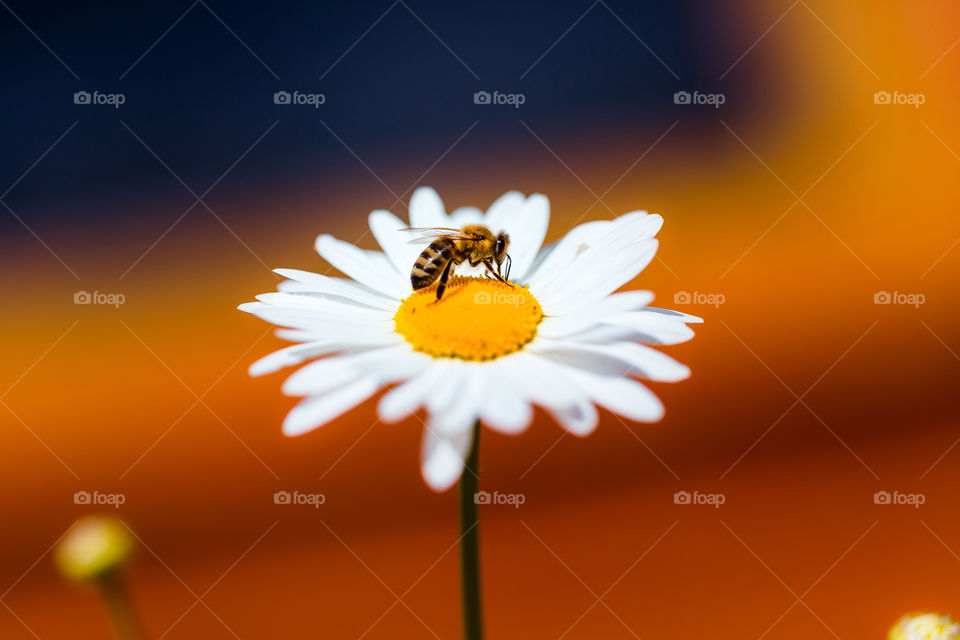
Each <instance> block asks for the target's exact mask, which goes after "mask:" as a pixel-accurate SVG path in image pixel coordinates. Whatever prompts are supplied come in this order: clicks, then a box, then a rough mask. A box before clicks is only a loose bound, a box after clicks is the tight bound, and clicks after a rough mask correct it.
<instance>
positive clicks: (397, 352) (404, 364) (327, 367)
mask: <svg viewBox="0 0 960 640" xmlns="http://www.w3.org/2000/svg"><path fill="white" fill-rule="evenodd" d="M429 360H430V357H429V356H425V355H424V354H422V353H418V352H416V351H413V350H412V349H410V347H409V346H408V345H407V344H400V345H396V346H390V347H380V348H371V349H354V350H351V351H350V352H349V353H344V354H340V355H335V356H330V357H328V358H323V359H321V360H315V361H313V362H311V363H309V364H307V365H305V366H303V367H301V368H300V369H299V370H297V371H296V372H294V373H293V374H292V375H291V376H290V377H289V378H287V379H286V381H285V382H284V383H283V387H282V390H283V392H284V393H285V394H287V395H291V396H306V395H312V394H315V393H318V392H320V391H323V390H325V389H329V388H332V387H334V386H337V385H338V383H339V382H340V381H343V380H349V379H352V378H354V377H356V376H364V377H371V378H374V379H376V380H378V381H379V382H380V383H381V384H388V383H390V382H394V381H396V380H405V379H407V378H409V377H410V376H413V375H416V374H417V373H419V372H420V371H421V370H422V369H423V368H424V367H425V366H427V364H428V363H429Z"/></svg>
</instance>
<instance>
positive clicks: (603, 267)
mask: <svg viewBox="0 0 960 640" xmlns="http://www.w3.org/2000/svg"><path fill="white" fill-rule="evenodd" d="M662 224H663V219H662V218H661V217H660V216H657V215H649V214H647V213H646V212H642V211H637V212H633V213H628V214H625V215H622V216H620V217H619V218H617V219H616V220H613V221H612V222H610V223H608V224H607V225H606V226H605V227H603V231H602V233H600V234H598V235H595V236H594V238H593V239H592V241H590V242H581V243H580V244H579V245H578V246H577V248H578V249H579V251H577V252H575V253H573V255H572V256H569V257H568V262H567V263H566V264H562V263H561V264H555V265H554V267H552V268H554V269H555V272H554V273H552V274H548V273H546V271H547V270H546V267H547V262H550V261H551V260H550V259H551V258H553V255H551V256H549V257H548V259H547V260H545V261H544V264H543V265H541V266H540V268H539V269H538V270H537V275H538V276H540V275H541V274H542V277H540V278H538V279H537V281H536V286H535V287H534V281H533V280H531V290H532V291H533V293H534V295H536V296H537V299H538V300H540V302H541V304H542V306H543V309H544V312H545V313H547V314H548V315H562V314H565V313H570V312H571V311H573V310H575V309H577V308H579V307H581V306H585V305H588V304H592V302H594V301H596V300H599V299H601V298H602V297H603V296H606V295H609V294H610V293H613V292H614V291H615V290H616V289H618V288H619V287H620V286H622V285H623V284H624V283H626V282H629V281H630V280H632V279H633V278H635V277H636V275H637V274H638V273H639V272H640V271H641V270H643V268H644V267H646V266H647V264H649V262H650V260H652V259H653V256H654V255H655V254H656V250H657V241H656V240H653V239H652V238H653V236H654V235H655V234H656V232H657V231H658V230H659V229H660V226H661V225H662ZM580 235H584V234H583V233H581V234H580ZM564 240H566V239H564ZM559 249H560V247H558V248H557V249H556V250H554V251H553V254H556V253H557V251H559ZM569 249H570V248H569V247H566V248H565V253H567V254H569V253H570V251H569Z"/></svg>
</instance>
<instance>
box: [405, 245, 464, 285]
mask: <svg viewBox="0 0 960 640" xmlns="http://www.w3.org/2000/svg"><path fill="white" fill-rule="evenodd" d="M453 248H454V247H453V240H451V239H450V238H437V239H436V240H434V241H433V242H431V243H430V246H428V247H427V248H426V249H424V250H423V253H421V254H420V256H419V257H418V258H417V261H416V262H414V263H413V271H411V272H410V284H412V285H413V288H414V289H423V288H424V287H428V286H430V285H431V284H433V282H434V281H435V280H436V279H437V278H439V277H440V273H441V272H442V271H443V268H444V267H446V266H447V263H448V262H450V259H451V258H452V257H453Z"/></svg>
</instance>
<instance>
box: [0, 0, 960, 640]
mask: <svg viewBox="0 0 960 640" xmlns="http://www.w3.org/2000/svg"><path fill="white" fill-rule="evenodd" d="M0 4H2V5H3V6H2V8H0V52H2V59H3V64H2V72H3V81H2V82H0V99H2V104H3V111H4V117H3V118H2V119H0V132H2V140H3V153H2V154H0V203H2V205H3V206H2V207H0V256H2V257H0V260H2V263H3V267H2V269H0V278H2V292H3V299H4V305H3V307H4V313H3V314H2V315H0V323H2V327H3V331H2V338H0V346H2V350H3V358H2V364H0V399H2V406H0V429H2V431H0V433H2V441H0V452H2V453H0V456H2V464H0V513H2V516H0V527H2V544H0V604H2V605H3V606H2V607H0V637H3V638H31V637H37V638H65V637H71V638H105V637H108V634H109V628H108V626H107V623H106V620H105V618H104V614H103V611H102V608H101V607H100V606H99V603H98V602H97V599H96V596H95V594H94V593H93V592H90V591H84V590H77V589H75V588H73V587H70V586H68V585H66V584H64V583H63V581H62V580H61V579H60V578H59V577H58V576H57V574H56V572H55V569H54V566H53V562H52V557H51V553H50V549H51V547H52V546H53V545H54V544H55V543H56V542H57V540H58V539H59V538H60V537H61V536H62V535H63V534H64V532H65V531H66V530H67V528H68V527H69V525H70V523H71V522H72V521H73V520H74V519H75V518H77V517H79V516H81V515H84V514H89V513H94V512H97V511H98V510H99V511H103V510H106V511H109V512H110V513H113V514H116V515H119V516H120V517H122V518H123V519H124V520H125V521H126V522H127V523H128V524H129V525H130V526H131V528H132V529H133V530H134V531H135V532H136V533H137V535H138V536H139V537H140V541H141V549H140V553H139V555H138V556H137V558H136V560H135V561H134V563H133V565H132V567H131V580H130V584H131V587H132V591H133V595H134V599H135V600H136V603H137V606H138V608H139V610H140V612H141V615H142V618H143V624H144V627H145V628H146V630H147V635H148V637H150V638H161V637H162V638H170V639H173V638H230V637H237V638H265V637H330V638H361V637H363V638H400V637H410V638H430V637H439V638H456V637H458V634H459V632H460V627H459V624H460V622H459V620H460V611H459V594H458V565H457V554H456V550H455V546H454V545H455V542H456V540H457V536H458V533H457V523H456V496H455V492H448V493H446V494H441V495H438V494H434V493H432V492H431V491H430V490H429V489H428V488H427V487H426V485H425V484H424V483H423V481H422V480H421V478H420V476H419V465H418V455H419V440H420V431H421V424H420V422H419V421H418V420H416V419H410V420H407V421H405V422H404V423H402V424H399V425H384V424H378V423H377V422H376V417H375V410H374V407H375V402H373V401H371V402H369V403H367V404H365V405H363V406H361V407H360V408H358V409H357V410H355V411H353V412H351V413H349V414H348V415H347V416H345V417H342V418H341V419H338V420H336V421H335V422H333V423H331V424H329V425H327V426H325V427H323V428H322V429H320V430H318V431H316V432H314V433H311V434H309V435H306V436H303V437H300V438H297V439H287V438H284V437H283V436H282V435H281V433H280V424H281V421H282V419H283V416H284V415H285V413H286V411H287V410H289V408H290V407H291V406H292V405H293V404H294V403H295V400H294V399H292V398H286V397H283V396H282V395H281V393H280V390H279V384H280V382H281V380H282V379H283V375H284V374H275V375H273V376H270V377H268V378H266V379H256V380H253V379H250V378H249V377H248V375H247V373H246V369H247V367H248V366H249V364H250V363H251V362H253V361H254V360H256V359H257V358H258V357H260V356H262V355H264V354H266V353H268V352H270V351H271V350H273V349H275V348H277V347H278V346H280V344H281V343H280V341H279V340H277V339H276V338H275V337H273V335H272V331H271V330H270V328H269V327H268V326H266V325H265V324H264V323H261V322H260V321H258V320H257V319H255V318H253V317H251V316H247V315H245V314H242V313H240V312H239V311H237V310H236V306H237V304H239V303H242V302H245V301H248V300H251V299H252V298H253V296H254V295H255V294H257V293H261V292H264V291H268V290H271V289H272V288H273V287H274V286H275V284H276V282H277V281H278V280H279V278H278V277H277V276H275V275H274V274H272V273H271V271H270V269H271V268H273V267H294V268H301V269H307V270H315V271H320V272H324V273H329V272H330V270H329V268H328V267H327V265H325V264H324V263H323V262H322V260H321V259H320V258H319V257H318V256H317V255H316V254H315V253H314V252H313V250H312V246H313V239H314V238H315V236H316V235H317V234H319V233H321V232H332V233H334V234H336V235H337V236H338V237H341V238H343V239H346V240H356V241H358V242H359V244H361V245H362V246H365V247H368V248H373V247H374V243H373V240H372V237H371V236H370V235H369V234H368V233H366V229H367V226H366V224H367V223H366V216H367V213H368V212H369V211H370V210H373V209H377V208H387V209H391V210H393V211H394V212H396V213H398V214H399V215H400V216H401V217H404V216H405V214H406V203H407V201H408V199H409V195H410V193H411V192H412V190H413V189H414V188H415V187H417V186H420V185H423V184H427V185H431V186H433V187H435V188H437V190H438V191H439V192H440V194H441V196H442V197H443V198H444V200H445V202H446V204H447V206H448V208H451V209H452V208H455V207H458V206H463V205H477V206H481V207H486V206H487V205H489V204H490V203H491V202H492V201H493V200H494V199H495V198H496V197H497V196H499V195H500V194H501V193H502V192H504V191H507V190H509V189H519V190H521V191H524V192H526V193H532V192H541V193H545V194H547V195H548V196H549V198H550V202H551V207H552V221H551V222H552V224H551V228H550V232H549V237H548V239H556V238H558V237H560V236H561V235H562V234H563V233H564V232H565V231H567V230H568V229H569V228H571V227H572V226H573V225H574V224H576V223H577V222H578V221H582V220H586V219H592V218H611V217H613V216H614V215H616V214H620V213H623V212H626V211H630V210H634V209H637V208H644V209H647V210H650V211H653V212H657V213H660V214H662V215H663V216H664V218H665V225H664V227H663V231H662V232H661V235H660V237H661V245H660V251H659V257H658V259H657V260H656V261H654V262H653V263H652V264H651V266H650V267H649V268H648V269H647V270H646V271H645V272H644V273H643V274H641V276H640V277H639V278H638V279H637V280H636V281H635V282H634V283H632V285H631V286H633V287H642V288H649V289H652V290H653V291H654V292H656V294H657V303H658V304H659V305H660V306H665V307H671V308H677V309H679V310H682V311H687V312H690V313H694V314H696V315H700V316H702V317H703V318H704V320H705V322H704V324H703V325H700V326H698V327H695V328H696V330H697V334H698V335H697V337H696V338H695V339H694V340H693V341H691V342H689V343H687V344H683V345H679V346H675V347H670V348H668V349H667V350H668V352H669V353H670V354H671V355H673V356H675V357H676V358H677V359H679V360H680V361H682V362H685V363H687V364H689V365H690V366H691V368H692V369H693V376H692V378H691V379H690V380H688V381H686V382H683V383H681V384H677V385H665V384H660V385H655V386H654V390H655V391H656V392H657V393H658V394H659V395H660V396H661V397H662V398H663V400H664V402H665V405H666V407H667V413H666V417H665V419H664V420H663V421H662V422H661V423H659V424H654V425H637V424H630V423H624V422H622V421H620V420H619V419H617V418H615V417H613V416H611V415H609V414H605V415H604V416H603V417H602V421H601V425H600V427H599V429H598V430H597V432H596V433H595V434H594V435H592V436H590V437H589V438H587V439H583V440H580V439H578V438H576V437H573V436H564V434H563V432H562V431H561V430H560V428H559V427H558V426H556V425H555V424H553V423H552V422H550V421H549V420H548V419H547V418H546V417H545V416H544V415H543V414H538V415H537V418H536V420H535V423H534V424H533V426H532V427H531V429H530V430H529V431H528V432H527V433H525V434H523V435H522V436H519V437H513V438H510V437H505V436H501V435H498V434H494V433H492V432H489V431H487V432H485V433H484V434H483V439H482V451H481V466H482V474H481V488H483V489H486V490H488V491H494V490H496V491H500V492H507V493H522V494H523V495H524V496H525V503H524V504H523V505H522V506H521V507H520V508H517V509H514V508H512V507H508V506H489V507H486V508H483V509H482V510H481V518H482V522H481V527H482V534H481V542H482V560H483V573H484V588H485V592H484V596H485V606H486V618H487V625H488V633H489V637H491V638H509V637H516V638H544V639H557V638H571V639H572V638H633V637H641V638H663V637H691V638H693V637H718V638H736V639H738V640H742V639H743V638H761V637H763V638H770V639H774V638H804V639H810V638H831V637H839V638H868V637H873V638H877V637H882V635H883V634H884V633H885V630H886V629H887V628H888V627H889V626H890V625H891V624H892V623H893V622H894V620H895V619H896V618H898V617H899V616H900V615H901V614H902V613H905V612H907V611H912V610H917V609H930V610H941V611H954V612H960V581H958V580H957V577H956V576H957V575H958V572H960V555H958V554H960V518H958V517H957V510H956V505H957V502H958V499H960V495H958V494H960V489H958V486H960V483H958V480H960V468H958V464H960V447H958V448H954V445H956V444H957V442H958V437H960V430H958V426H960V424H958V415H960V411H958V408H957V398H956V394H957V386H958V385H957V381H958V373H960V357H958V352H960V323H957V321H956V317H957V311H958V301H957V296H956V292H957V276H958V275H960V248H957V246H956V245H957V243H958V236H960V218H958V215H957V213H958V207H957V204H956V193H957V189H956V185H957V184H958V178H960V156H958V153H960V123H958V120H957V117H956V114H957V112H958V108H960V82H958V78H960V46H957V44H958V39H960V6H958V5H957V3H956V2H952V1H949V0H943V1H940V2H937V1H933V0H928V1H924V2H920V3H907V2H874V1H872V0H853V1H850V2H843V3H836V2H826V1H825V0H797V1H796V2H793V3H791V2H790V0H785V1H782V2H780V1H778V2H761V1H759V0H734V1H728V2H701V1H694V0H687V1H683V2H639V3H633V2H626V1H623V0H597V1H596V2H592V3H591V2H590V1H589V0H587V1H585V2H577V3H559V4H558V3H549V2H524V3H516V2H482V3H470V4H460V3H444V2H434V1H431V0H397V1H396V2H393V3H392V4H391V2H390V1H389V0H387V1H385V2H371V3H330V4H315V3H306V2H303V3H289V4H288V3H281V4H276V3H264V4H260V5H256V6H255V5H247V4H236V3H223V2H217V1H214V0H197V1H196V2H194V3H192V4H191V3H189V2H183V3H160V2H155V3H133V4H130V3H119V2H89V3H60V4H57V3H53V4H33V3H28V2H22V1H20V0H7V1H6V2H2V3H0ZM84 91H85V92H88V93H89V94H90V95H91V102H95V101H96V100H97V99H100V100H105V101H109V100H111V98H109V97H107V96H110V95H117V94H120V95H122V96H123V104H121V105H119V106H114V105H111V104H82V102H83V99H82V97H81V98H80V101H81V104H77V103H75V100H74V95H75V93H77V92H84ZM280 91H286V92H289V93H290V94H293V92H295V91H296V92H299V93H300V94H322V95H323V96H324V102H323V104H321V105H318V106H317V107H316V108H315V107H314V106H312V105H305V104H301V105H297V104H276V103H275V101H274V94H275V93H276V92H280ZM478 91H487V92H490V93H493V92H494V91H497V92H499V93H500V94H522V96H523V98H524V101H523V104H522V105H520V106H518V107H514V106H510V105H496V104H477V103H475V101H474V94H475V93H476V92H478ZM94 92H97V93H96V94H95V93H94ZM678 92H687V93H688V94H689V95H690V96H691V100H690V103H688V104H684V102H685V100H684V96H683V94H680V95H677V96H676V97H675V94H677V93H678ZM877 92H887V93H886V94H884V93H880V94H879V95H875V94H877ZM885 95H887V96H889V97H890V101H889V103H885ZM81 96H82V94H81ZM718 96H720V98H718ZM113 100H114V101H116V99H113ZM697 101H705V102H706V103H704V104H695V103H696V102H697ZM720 101H722V104H719V105H716V104H710V102H713V103H716V102H720ZM898 101H899V102H901V103H898ZM918 102H922V104H916V103H918ZM81 291H86V292H90V293H91V294H92V293H93V292H98V293H100V294H121V295H122V296H123V304H121V305H119V306H110V305H103V304H89V305H82V304H75V295H76V294H77V293H78V292H81ZM883 292H886V293H887V294H889V296H888V297H886V298H885V297H884V293H883ZM886 301H889V302H890V303H889V304H882V303H883V302H886ZM78 491H86V492H90V493H93V492H95V491H96V492H99V493H100V494H119V495H122V497H123V501H124V502H123V504H122V505H120V506H119V508H117V509H114V508H113V507H112V506H110V505H106V506H100V507H97V506H95V505H90V504H76V503H75V500H74V495H75V493H76V492H78ZM277 491H291V492H292V491H301V492H306V493H322V494H324V496H325V497H326V501H325V503H324V504H323V505H322V506H320V507H319V508H316V509H315V508H313V507H310V506H295V505H277V504H274V500H273V494H274V493H275V492H277ZM678 491H687V492H690V493H693V492H694V491H697V492H700V493H701V494H721V495H722V496H723V499H724V503H723V504H722V506H720V507H719V508H713V507H711V506H703V505H700V506H698V505H689V504H686V505H685V504H676V503H675V500H674V494H675V493H676V492H678ZM877 492H888V493H890V494H891V495H895V496H901V497H902V496H920V497H921V499H922V501H923V504H922V505H920V506H919V507H918V508H916V507H914V506H910V505H897V504H882V502H883V499H882V496H883V494H882V493H881V494H880V496H879V498H878V499H876V500H875V494H876V493H877ZM894 492H897V493H896V494H894ZM895 499H896V498H895ZM878 501H879V502H881V504H877V502H878Z"/></svg>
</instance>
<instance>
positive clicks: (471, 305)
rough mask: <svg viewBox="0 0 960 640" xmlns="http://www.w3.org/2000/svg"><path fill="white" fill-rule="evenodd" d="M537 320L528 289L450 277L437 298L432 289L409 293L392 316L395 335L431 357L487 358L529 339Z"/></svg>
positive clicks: (515, 348)
mask: <svg viewBox="0 0 960 640" xmlns="http://www.w3.org/2000/svg"><path fill="white" fill-rule="evenodd" d="M542 319H543V310H542V309H541V308H540V303H538V302H537V299H536V298H534V297H533V294H531V293H530V291H529V289H527V288H526V287H521V286H519V285H512V284H505V283H503V282H500V281H499V280H494V279H491V278H472V277H460V276H454V277H452V278H450V280H448V281H447V288H446V291H444V293H443V297H442V298H441V299H440V300H437V285H436V284H433V285H431V286H429V287H426V288H424V289H420V290H417V291H414V292H413V293H412V294H411V295H410V296H409V297H408V298H407V299H405V300H404V301H403V302H402V303H401V304H400V308H399V309H397V313H396V315H395V316H394V317H393V320H394V323H395V325H396V329H397V333H399V334H400V335H402V336H403V337H404V338H405V339H406V340H407V342H409V343H410V344H411V345H413V348H414V349H416V350H417V351H423V352H424V353H427V354H429V355H431V356H434V357H436V358H460V359H462V360H492V359H494V358H498V357H500V356H504V355H507V354H508V353H513V352H514V351H519V350H520V349H522V348H523V346H524V345H525V344H527V343H528V342H530V341H531V340H533V338H534V336H536V334H537V325H539V324H540V321H541V320H542Z"/></svg>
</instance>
